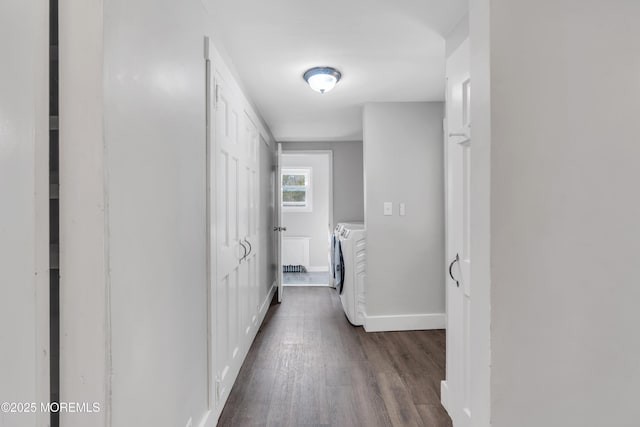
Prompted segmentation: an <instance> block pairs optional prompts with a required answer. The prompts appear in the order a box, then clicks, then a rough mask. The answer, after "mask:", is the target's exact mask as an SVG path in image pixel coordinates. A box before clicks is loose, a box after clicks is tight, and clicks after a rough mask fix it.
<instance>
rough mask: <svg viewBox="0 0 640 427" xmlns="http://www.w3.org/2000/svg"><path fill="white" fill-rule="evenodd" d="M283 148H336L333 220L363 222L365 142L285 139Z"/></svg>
mask: <svg viewBox="0 0 640 427" xmlns="http://www.w3.org/2000/svg"><path fill="white" fill-rule="evenodd" d="M282 149H283V150H296V151H297V150H331V151H333V223H334V224H337V223H339V222H349V221H364V184H363V176H364V175H363V157H362V141H347V142H283V143H282Z"/></svg>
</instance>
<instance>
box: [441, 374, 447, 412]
mask: <svg viewBox="0 0 640 427" xmlns="http://www.w3.org/2000/svg"><path fill="white" fill-rule="evenodd" d="M440 403H442V406H443V407H444V409H445V410H446V411H447V412H449V385H448V384H447V382H446V381H440Z"/></svg>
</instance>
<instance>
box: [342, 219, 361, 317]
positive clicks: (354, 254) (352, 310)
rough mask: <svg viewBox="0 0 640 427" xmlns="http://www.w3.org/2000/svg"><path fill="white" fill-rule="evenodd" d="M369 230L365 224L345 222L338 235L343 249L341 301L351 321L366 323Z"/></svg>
mask: <svg viewBox="0 0 640 427" xmlns="http://www.w3.org/2000/svg"><path fill="white" fill-rule="evenodd" d="M366 235H367V231H366V229H365V228H364V225H362V224H357V225H354V226H352V225H350V224H346V225H344V224H343V227H342V229H341V231H340V234H339V235H338V238H339V240H340V247H341V249H342V258H343V266H342V268H343V270H344V282H343V283H342V293H341V294H340V301H341V302H342V308H343V309H344V312H345V314H346V315H347V318H348V319H349V321H350V322H351V323H352V324H354V325H362V324H364V318H365V313H366V305H365V304H366V300H365V285H366V266H367V241H366Z"/></svg>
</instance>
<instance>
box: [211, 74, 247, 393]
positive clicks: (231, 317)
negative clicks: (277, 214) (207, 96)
mask: <svg viewBox="0 0 640 427" xmlns="http://www.w3.org/2000/svg"><path fill="white" fill-rule="evenodd" d="M215 82H216V86H215V91H216V93H215V97H216V99H215V105H216V107H215V124H214V128H215V144H214V145H215V157H216V178H217V183H216V184H217V189H216V195H215V199H216V206H217V212H216V213H217V215H216V231H217V233H216V234H217V244H216V258H217V268H216V277H215V280H216V295H215V313H216V314H215V316H216V319H214V325H215V326H214V331H213V332H214V336H215V343H216V345H215V346H216V354H215V370H216V372H215V375H216V382H217V384H216V395H217V396H216V397H217V400H218V401H224V399H226V395H227V394H228V393H229V391H230V390H231V386H232V385H233V381H234V380H235V375H236V374H235V372H234V371H236V370H237V369H239V367H240V365H241V358H242V352H241V348H242V342H243V340H242V336H243V335H244V333H243V331H242V319H241V311H240V301H241V299H240V298H241V292H242V291H241V286H242V283H243V281H245V280H246V279H244V277H243V276H244V274H245V273H244V271H243V262H242V261H243V258H244V256H245V254H246V251H245V249H244V248H245V247H246V245H245V243H244V242H243V241H242V240H241V239H242V238H243V237H244V235H243V234H242V233H243V231H244V228H243V227H245V226H243V221H242V218H241V214H242V210H243V209H244V204H243V200H244V199H243V195H244V191H245V190H244V189H243V187H244V186H245V185H246V184H245V183H246V180H245V179H243V162H242V155H243V144H242V141H241V139H240V136H241V135H240V120H241V119H242V116H241V115H240V114H241V113H242V111H241V110H239V109H238V105H239V103H238V101H237V98H236V96H237V95H235V94H234V93H233V92H232V91H231V89H230V88H229V87H228V86H227V85H226V84H225V81H224V79H223V78H222V76H221V75H220V74H219V73H216V75H215ZM244 197H246V195H244Z"/></svg>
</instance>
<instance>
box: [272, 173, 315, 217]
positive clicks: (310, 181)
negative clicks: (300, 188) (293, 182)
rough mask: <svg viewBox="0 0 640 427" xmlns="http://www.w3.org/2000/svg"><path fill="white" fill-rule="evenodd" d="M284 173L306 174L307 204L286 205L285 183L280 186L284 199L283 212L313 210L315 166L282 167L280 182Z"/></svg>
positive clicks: (281, 195)
mask: <svg viewBox="0 0 640 427" xmlns="http://www.w3.org/2000/svg"><path fill="white" fill-rule="evenodd" d="M284 175H304V176H305V185H304V189H305V194H306V197H305V199H306V200H305V204H304V205H298V206H296V205H285V201H284V185H281V186H280V197H281V199H280V200H281V201H282V205H281V209H282V212H313V168H312V167H311V166H303V167H302V166H295V167H282V170H281V173H280V182H281V183H282V182H283V181H284V180H283V179H282V177H283V176H284Z"/></svg>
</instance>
